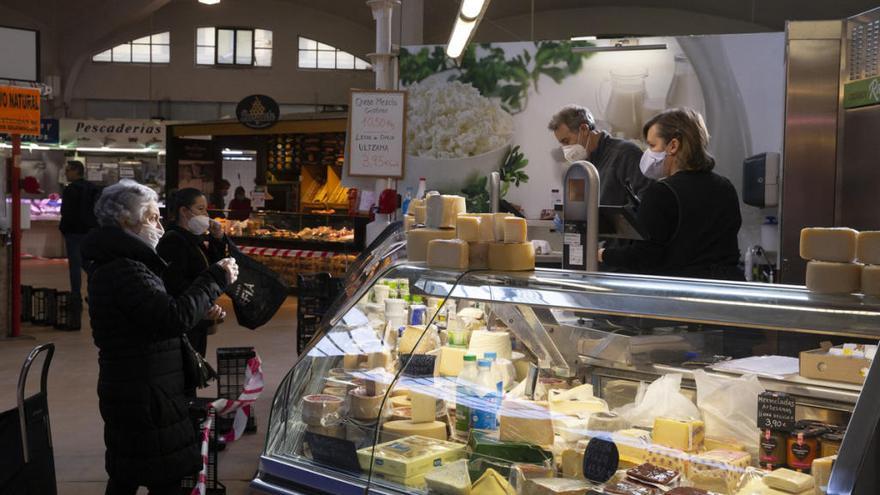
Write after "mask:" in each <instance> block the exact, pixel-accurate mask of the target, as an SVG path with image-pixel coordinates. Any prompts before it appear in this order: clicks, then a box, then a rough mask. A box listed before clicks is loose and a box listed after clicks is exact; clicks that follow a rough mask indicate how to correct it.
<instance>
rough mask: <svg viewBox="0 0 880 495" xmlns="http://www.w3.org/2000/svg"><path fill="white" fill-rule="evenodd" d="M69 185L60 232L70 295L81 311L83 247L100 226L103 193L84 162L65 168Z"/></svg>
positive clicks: (63, 205)
mask: <svg viewBox="0 0 880 495" xmlns="http://www.w3.org/2000/svg"><path fill="white" fill-rule="evenodd" d="M64 174H65V176H66V177H67V181H68V184H67V186H66V187H65V188H64V191H63V192H62V193H61V222H60V224H59V225H58V230H60V231H61V234H62V235H63V236H64V245H65V248H66V249H67V268H68V270H69V272H70V293H71V296H72V300H73V301H74V304H76V305H77V307H80V305H81V304H82V273H80V271H81V270H82V257H81V255H80V246H81V245H82V242H83V239H85V236H86V234H87V233H88V232H89V230H91V229H93V228H94V227H97V226H98V223H97V220H96V219H95V212H94V207H95V200H96V199H97V197H98V193H99V192H100V190H99V189H98V187H97V186H95V185H93V184H92V183H91V182H89V181H87V180H85V179H84V178H83V177H84V175H85V167H84V166H83V164H82V162H80V161H76V160H71V161H69V162H67V166H65V167H64Z"/></svg>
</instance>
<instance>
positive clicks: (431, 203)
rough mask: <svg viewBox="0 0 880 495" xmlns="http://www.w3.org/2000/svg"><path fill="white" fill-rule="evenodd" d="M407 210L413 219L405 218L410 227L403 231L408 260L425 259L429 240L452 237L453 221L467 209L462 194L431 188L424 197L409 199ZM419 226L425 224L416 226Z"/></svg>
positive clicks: (453, 234)
mask: <svg viewBox="0 0 880 495" xmlns="http://www.w3.org/2000/svg"><path fill="white" fill-rule="evenodd" d="M409 210H410V211H412V212H413V215H412V220H405V225H406V224H407V223H408V224H409V227H411V228H410V229H409V230H407V232H406V257H407V259H408V260H409V261H425V260H427V259H428V243H429V242H430V241H432V240H435V239H454V238H455V220H456V218H458V215H459V214H460V213H464V212H466V211H467V208H466V205H465V199H464V198H463V197H461V196H452V195H446V194H439V193H437V192H436V191H432V192H429V193H428V195H427V196H425V199H424V200H418V199H416V200H413V201H411V202H410V206H409ZM407 216H409V215H407ZM419 225H424V227H422V228H417V227H418V226H419Z"/></svg>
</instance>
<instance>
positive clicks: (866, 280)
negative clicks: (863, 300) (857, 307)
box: [862, 265, 880, 297]
mask: <svg viewBox="0 0 880 495" xmlns="http://www.w3.org/2000/svg"><path fill="white" fill-rule="evenodd" d="M862 294H864V295H866V296H875V297H878V296H880V265H865V266H864V267H863V268H862Z"/></svg>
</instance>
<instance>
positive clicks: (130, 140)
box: [59, 119, 165, 150]
mask: <svg viewBox="0 0 880 495" xmlns="http://www.w3.org/2000/svg"><path fill="white" fill-rule="evenodd" d="M60 128H61V130H60V132H59V134H60V139H61V144H63V145H66V146H71V147H77V148H80V147H86V148H92V147H95V148H126V149H132V148H134V149H137V148H145V149H146V148H150V149H156V150H161V149H165V124H164V123H163V122H161V121H156V120H127V119H126V120H122V119H107V120H90V119H61V124H60Z"/></svg>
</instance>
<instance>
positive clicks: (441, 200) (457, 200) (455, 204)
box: [425, 194, 467, 229]
mask: <svg viewBox="0 0 880 495" xmlns="http://www.w3.org/2000/svg"><path fill="white" fill-rule="evenodd" d="M425 201H426V203H425V204H426V206H427V207H428V211H427V219H426V225H427V226H428V227H429V228H432V229H440V228H446V229H454V228H455V220H456V219H457V218H458V215H459V214H461V213H466V212H467V206H466V204H465V199H464V197H462V196H455V195H450V194H442V195H438V194H434V195H431V196H428V197H427V199H426V200H425Z"/></svg>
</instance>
